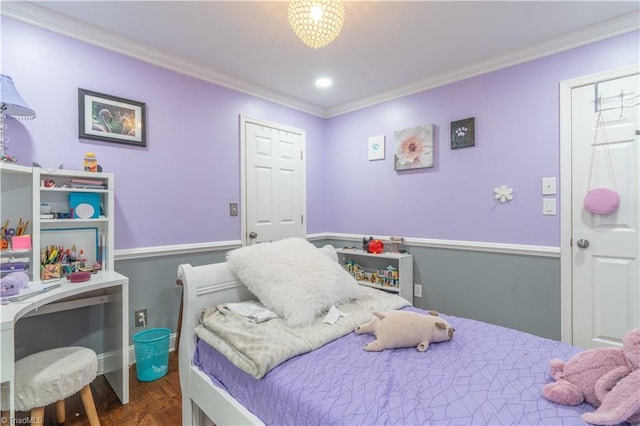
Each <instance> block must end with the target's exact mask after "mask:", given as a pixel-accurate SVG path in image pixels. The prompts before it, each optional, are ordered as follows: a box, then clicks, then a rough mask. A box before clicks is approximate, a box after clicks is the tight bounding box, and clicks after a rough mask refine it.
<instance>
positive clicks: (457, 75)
mask: <svg viewBox="0 0 640 426" xmlns="http://www.w3.org/2000/svg"><path fill="white" fill-rule="evenodd" d="M639 29H640V15H639V14H638V13H635V12H631V13H627V14H625V15H620V16H618V17H616V18H613V19H610V20H607V21H603V22H599V23H597V24H593V25H589V26H587V27H584V28H581V29H579V30H576V31H573V32H571V33H566V34H563V35H560V36H557V37H553V38H549V39H547V40H544V41H541V42H538V43H533V44H530V45H529V46H528V47H526V48H524V49H518V50H515V51H512V52H509V53H506V54H503V55H498V56H494V57H492V58H489V59H484V60H482V61H477V62H475V63H473V64H471V65H469V66H467V67H464V68H460V69H457V70H455V71H452V72H447V73H443V74H440V75H436V76H433V77H430V78H428V79H425V80H422V81H419V82H415V83H411V84H407V85H403V86H398V87H395V88H393V89H390V90H388V91H385V92H381V93H379V94H377V95H375V96H371V97H368V98H364V99H360V100H357V101H355V102H351V103H346V104H343V105H338V106H336V107H333V108H328V109H327V110H326V115H325V117H326V118H329V117H335V116H338V115H341V114H346V113H348V112H353V111H356V110H359V109H362V108H367V107H370V106H373V105H376V104H380V103H382V102H386V101H390V100H392V99H397V98H400V97H403V96H408V95H413V94H415V93H419V92H423V91H425V90H428V89H433V88H436V87H440V86H444V85H445V84H450V83H454V82H456V81H460V80H464V79H467V78H471V77H476V76H478V75H481V74H486V73H488V72H491V71H496V70H499V69H502V68H506V67H510V66H513V65H518V64H522V63H524V62H528V61H532V60H534V59H539V58H542V57H544V56H550V55H553V54H556V53H560V52H564V51H567V50H570V49H574V48H576V47H580V46H585V45H587V44H591V43H595V42H597V41H601V40H605V39H607V38H611V37H615V36H618V35H622V34H626V33H629V32H631V31H636V30H639Z"/></svg>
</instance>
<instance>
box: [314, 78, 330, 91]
mask: <svg viewBox="0 0 640 426" xmlns="http://www.w3.org/2000/svg"><path fill="white" fill-rule="evenodd" d="M332 84H333V82H332V81H331V79H330V78H328V77H321V78H319V79H317V80H316V86H317V87H320V88H323V89H324V88H325V87H329V86H331V85H332Z"/></svg>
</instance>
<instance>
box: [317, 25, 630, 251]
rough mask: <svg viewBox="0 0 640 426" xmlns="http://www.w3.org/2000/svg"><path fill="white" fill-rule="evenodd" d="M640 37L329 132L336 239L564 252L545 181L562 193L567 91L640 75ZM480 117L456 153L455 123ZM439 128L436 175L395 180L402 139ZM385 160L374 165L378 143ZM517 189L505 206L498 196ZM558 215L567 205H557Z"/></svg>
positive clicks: (430, 96) (373, 110)
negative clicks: (588, 80) (350, 236)
mask: <svg viewBox="0 0 640 426" xmlns="http://www.w3.org/2000/svg"><path fill="white" fill-rule="evenodd" d="M638 35H639V33H638V32H635V33H630V34H627V35H622V36H619V37H615V38H612V39H608V40H605V41H602V42H599V43H595V44H592V45H589V46H586V47H582V48H578V49H574V50H571V51H568V52H564V53H560V54H556V55H553V56H549V57H546V58H542V59H539V60H535V61H531V62H528V63H525V64H521V65H517V66H512V67H509V68H505V69H502V70H499V71H496V72H492V73H488V74H484V75H482V76H479V77H475V78H470V79H467V80H464V81H460V82H456V83H452V84H449V85H447V86H443V87H439V88H436V89H433V90H428V91H425V92H421V93H418V94H415V95H412V96H407V97H404V98H401V99H397V100H394V101H390V102H385V103H383V104H379V105H376V106H373V107H370V108H366V109H363V110H359V111H356V112H353V113H349V114H345V115H342V116H339V117H335V118H332V119H330V120H328V122H327V128H326V129H327V136H326V140H327V151H326V155H327V158H328V160H327V161H328V163H329V164H330V170H331V171H332V172H331V173H329V174H328V175H327V188H330V196H329V206H328V207H329V209H328V211H335V212H340V214H336V215H332V216H331V217H330V218H329V222H328V224H327V229H328V230H330V231H333V232H346V233H355V234H363V235H366V234H376V235H403V236H408V237H417V238H433V239H446V240H465V241H489V242H499V243H516V244H531V245H545V246H557V245H559V239H560V225H559V223H560V221H559V216H543V215H542V199H543V197H542V195H541V187H542V183H541V179H542V178H543V177H549V176H555V177H556V178H558V191H559V189H560V181H559V175H560V143H559V83H560V81H562V80H567V79H572V78H577V77H581V76H584V75H588V74H593V73H596V72H599V71H603V70H610V69H615V68H619V67H623V66H629V65H633V64H635V65H637V64H638V62H639V59H638V56H639V51H640V43H639V41H638ZM468 117H475V125H476V145H475V147H470V148H461V149H456V150H452V149H451V148H450V136H449V134H450V122H451V121H455V120H460V119H464V118H468ZM429 123H433V124H435V126H436V140H435V145H436V154H435V166H434V167H433V168H429V169H419V170H411V171H403V172H396V171H394V159H393V153H394V131H395V130H400V129H404V128H411V127H414V126H419V125H422V124H429ZM376 135H385V136H386V158H385V160H380V161H371V162H369V161H368V160H367V139H368V137H369V136H376ZM500 185H507V186H509V187H512V188H514V193H513V195H514V199H513V201H511V202H508V203H505V204H500V203H499V202H497V201H496V200H495V199H494V193H493V188H495V187H497V186H500ZM558 206H559V195H558Z"/></svg>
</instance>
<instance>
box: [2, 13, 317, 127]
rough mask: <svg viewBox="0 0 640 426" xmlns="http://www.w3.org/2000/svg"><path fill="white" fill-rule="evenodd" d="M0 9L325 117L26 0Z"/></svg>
mask: <svg viewBox="0 0 640 426" xmlns="http://www.w3.org/2000/svg"><path fill="white" fill-rule="evenodd" d="M0 11H1V12H2V15H4V16H7V17H9V18H12V19H15V20H17V21H21V22H25V23H27V24H30V25H33V26H36V27H39V28H43V29H45V30H49V31H52V32H55V33H58V34H62V35H64V36H67V37H70V38H73V39H76V40H80V41H83V42H85V43H89V44H92V45H94V46H98V47H101V48H103V49H107V50H110V51H113V52H116V53H121V54H123V55H126V56H130V57H133V58H136V59H139V60H141V61H144V62H147V63H150V64H153V65H157V66H159V67H162V68H166V69H170V70H172V71H176V72H178V73H181V74H185V75H188V76H190V77H194V78H197V79H200V80H204V81H207V82H209V83H213V84H216V85H218V86H222V87H226V88H227V89H232V90H236V91H238V92H242V93H246V94H248V95H251V96H255V97H257V98H260V99H264V100H266V101H269V102H273V103H276V104H280V105H283V106H286V107H289V108H293V109H296V110H298V111H302V112H306V113H308V114H311V115H315V116H319V117H322V118H326V117H325V112H326V111H325V108H322V107H319V106H316V105H313V104H310V103H307V102H304V101H301V100H299V99H297V98H294V97H291V96H287V95H284V94H282V93H280V92H277V91H274V90H270V89H267V88H265V87H263V86H260V85H257V84H254V83H251V82H249V81H247V80H243V79H240V78H237V77H234V76H232V75H230V74H225V73H222V72H220V71H217V70H213V69H211V68H208V67H205V66H203V65H201V64H198V63H195V62H192V61H188V60H185V59H183V58H181V57H179V56H175V55H169V54H166V53H164V52H162V51H160V50H157V49H154V48H152V47H149V46H147V45H144V44H142V43H137V42H133V41H131V40H130V39H128V38H126V37H122V36H120V35H118V34H115V33H113V32H111V31H106V30H103V29H100V28H98V27H95V26H93V25H89V24H86V23H84V22H81V21H80V20H77V19H73V18H69V17H67V16H64V15H62V14H59V13H57V12H54V11H52V10H49V9H46V8H43V7H40V6H37V5H35V4H32V3H30V2H27V1H3V2H0Z"/></svg>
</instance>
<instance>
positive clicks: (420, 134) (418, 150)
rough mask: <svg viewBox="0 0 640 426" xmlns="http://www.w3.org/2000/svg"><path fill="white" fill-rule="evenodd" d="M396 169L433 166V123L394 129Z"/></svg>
mask: <svg viewBox="0 0 640 426" xmlns="http://www.w3.org/2000/svg"><path fill="white" fill-rule="evenodd" d="M395 138H396V146H395V155H394V160H395V161H394V166H395V169H396V170H409V169H420V168H423V167H433V124H426V125H424V126H418V127H413V128H411V129H404V130H396V132H395Z"/></svg>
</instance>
